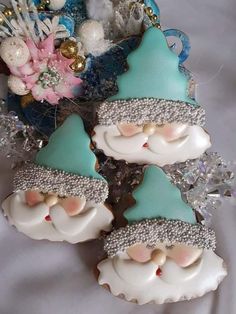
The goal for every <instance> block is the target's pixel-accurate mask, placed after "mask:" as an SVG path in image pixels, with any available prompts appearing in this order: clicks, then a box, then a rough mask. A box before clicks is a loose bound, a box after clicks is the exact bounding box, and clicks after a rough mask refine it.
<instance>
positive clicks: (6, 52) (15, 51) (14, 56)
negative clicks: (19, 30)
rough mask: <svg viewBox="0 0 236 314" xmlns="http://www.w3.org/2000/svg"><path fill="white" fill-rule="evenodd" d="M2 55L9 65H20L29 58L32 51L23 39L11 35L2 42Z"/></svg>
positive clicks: (0, 51)
mask: <svg viewBox="0 0 236 314" xmlns="http://www.w3.org/2000/svg"><path fill="white" fill-rule="evenodd" d="M0 56H1V58H2V59H3V61H4V62H5V63H6V64H7V65H8V66H12V67H20V66H22V65H24V64H26V62H27V61H28V60H29V58H30V52H29V49H28V47H27V46H26V44H25V42H24V41H23V40H22V39H20V38H18V37H9V38H6V39H4V40H3V41H2V43H1V46H0Z"/></svg>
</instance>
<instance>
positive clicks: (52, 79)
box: [38, 67, 62, 88]
mask: <svg viewBox="0 0 236 314" xmlns="http://www.w3.org/2000/svg"><path fill="white" fill-rule="evenodd" d="M61 80H62V77H61V75H60V73H59V72H58V71H57V69H56V68H55V67H48V68H47V70H46V71H45V72H42V73H41V74H40V76H39V78H38V83H40V84H41V86H42V88H53V87H55V86H57V85H58V84H59V83H60V81H61Z"/></svg>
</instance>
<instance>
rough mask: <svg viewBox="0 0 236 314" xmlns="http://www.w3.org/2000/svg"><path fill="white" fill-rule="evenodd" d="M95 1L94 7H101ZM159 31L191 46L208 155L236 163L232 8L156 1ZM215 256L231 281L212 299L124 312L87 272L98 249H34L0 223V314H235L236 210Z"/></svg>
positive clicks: (230, 1)
mask: <svg viewBox="0 0 236 314" xmlns="http://www.w3.org/2000/svg"><path fill="white" fill-rule="evenodd" d="M98 1H99V0H98ZM158 3H159V5H160V8H161V13H162V14H161V16H162V23H163V24H164V25H165V26H166V27H168V28H172V27H173V28H179V29H181V30H183V31H185V32H186V33H187V34H188V35H189V36H190V38H191V42H192V51H191V56H190V59H189V61H188V68H189V69H190V70H192V72H193V73H194V74H195V75H196V79H197V81H198V82H199V87H198V100H199V102H200V103H202V104H203V105H204V106H205V108H206V110H207V119H208V122H207V129H208V131H209V132H210V134H211V136H212V142H213V149H214V150H215V151H218V152H220V153H221V154H222V155H223V156H224V157H225V158H226V159H228V160H233V159H234V160H236V141H235V133H236V123H235V118H236V36H235V34H236V1H235V0H198V1H196V0H178V1H176V0H160V1H159V2H158ZM0 174H1V176H0V196H1V197H2V198H3V197H5V196H7V195H8V194H9V193H10V192H11V179H12V177H11V172H10V168H9V165H8V166H7V165H6V162H5V161H4V160H2V161H1V164H0ZM214 228H215V230H216V233H217V237H218V250H217V252H218V253H219V255H221V256H223V257H224V259H225V260H226V263H227V264H228V271H229V275H228V277H227V278H226V279H225V280H224V282H223V283H222V284H221V286H220V288H219V290H218V291H217V292H215V293H209V294H207V295H206V296H205V297H203V298H201V299H198V300H193V301H190V302H181V303H177V304H169V305H164V306H158V305H146V306H138V305H134V304H129V303H127V302H125V301H122V300H120V299H117V298H115V297H113V296H112V295H110V294H109V293H108V292H107V291H106V290H104V289H102V288H100V287H99V286H98V285H97V283H96V281H95V279H94V276H93V272H92V268H93V267H94V265H95V264H96V261H97V260H98V259H99V254H100V251H99V248H97V245H96V243H88V244H82V245H70V244H65V243H63V244H62V243H49V242H47V241H33V240H30V239H28V238H26V237H25V236H24V235H22V234H19V233H17V232H16V230H15V229H14V228H12V227H9V226H8V224H7V222H6V220H5V219H4V218H3V216H0V314H85V313H86V314H92V313H96V314H108V313H113V314H120V313H125V314H126V313H127V314H134V313H135V314H143V313H148V314H152V313H153V314H154V313H155V314H185V313H186V314H187V313H188V314H199V313H201V314H210V313H211V314H222V313H224V314H234V313H236V300H235V289H236V280H235V279H236V278H235V277H236V267H235V265H236V253H235V237H236V208H235V207H234V208H233V207H232V206H230V205H229V204H225V205H224V207H223V208H222V209H220V210H218V211H217V212H216V213H215V216H214Z"/></svg>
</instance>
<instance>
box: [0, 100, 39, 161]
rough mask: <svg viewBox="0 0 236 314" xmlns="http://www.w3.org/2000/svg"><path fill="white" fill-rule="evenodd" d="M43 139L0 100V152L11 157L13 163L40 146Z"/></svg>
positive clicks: (27, 155)
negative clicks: (8, 110)
mask: <svg viewBox="0 0 236 314" xmlns="http://www.w3.org/2000/svg"><path fill="white" fill-rule="evenodd" d="M42 145H43V139H41V138H39V136H38V134H37V133H36V131H35V129H34V127H32V126H29V125H25V124H24V123H23V122H22V121H21V120H20V119H19V117H18V116H17V114H16V113H15V112H12V111H11V112H7V109H6V105H5V101H4V100H0V153H1V155H3V156H5V157H7V158H11V159H12V160H13V165H14V163H15V162H21V161H22V160H24V159H31V155H33V153H34V152H35V151H36V150H38V149H39V148H41V147H42Z"/></svg>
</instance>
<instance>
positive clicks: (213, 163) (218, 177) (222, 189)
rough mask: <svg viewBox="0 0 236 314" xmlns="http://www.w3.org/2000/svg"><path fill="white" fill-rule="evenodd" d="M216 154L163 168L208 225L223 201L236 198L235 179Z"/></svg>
mask: <svg viewBox="0 0 236 314" xmlns="http://www.w3.org/2000/svg"><path fill="white" fill-rule="evenodd" d="M230 168H231V166H230V163H228V164H227V163H226V162H225V161H224V160H223V159H222V157H221V156H219V155H218V154H217V153H214V152H210V153H205V154H204V155H202V156H201V157H200V158H198V159H196V160H188V161H186V162H184V163H179V164H175V165H170V166H165V167H164V170H165V172H166V173H167V175H168V176H169V177H170V178H171V180H172V182H173V183H174V184H175V185H177V186H178V187H179V188H180V190H181V192H182V195H183V197H184V199H185V201H187V202H188V203H189V204H190V206H191V207H192V208H193V209H195V210H196V211H197V212H198V213H199V214H200V215H201V216H202V217H203V218H204V220H205V222H204V223H206V224H209V223H210V220H211V216H212V213H213V211H214V210H215V209H217V208H219V207H220V206H221V204H222V200H223V199H224V198H229V197H235V196H236V193H235V186H236V182H235V178H234V173H233V172H232V170H231V169H230Z"/></svg>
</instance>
